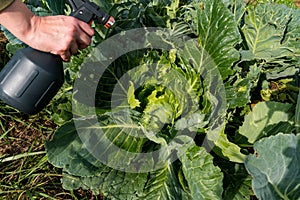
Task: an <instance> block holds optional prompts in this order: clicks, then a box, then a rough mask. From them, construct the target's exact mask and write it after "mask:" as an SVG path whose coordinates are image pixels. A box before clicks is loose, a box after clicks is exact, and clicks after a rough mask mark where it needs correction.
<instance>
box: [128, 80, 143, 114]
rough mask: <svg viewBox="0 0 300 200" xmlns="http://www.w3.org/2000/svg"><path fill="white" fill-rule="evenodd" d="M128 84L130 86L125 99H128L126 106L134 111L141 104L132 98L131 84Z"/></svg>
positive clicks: (132, 86) (132, 88)
mask: <svg viewBox="0 0 300 200" xmlns="http://www.w3.org/2000/svg"><path fill="white" fill-rule="evenodd" d="M129 84H130V85H129V88H128V92H127V99H128V104H129V105H130V108H131V109H134V108H136V107H139V106H140V103H141V102H140V101H139V100H138V99H136V98H135V96H134V85H133V83H132V82H131V81H130V83H129Z"/></svg>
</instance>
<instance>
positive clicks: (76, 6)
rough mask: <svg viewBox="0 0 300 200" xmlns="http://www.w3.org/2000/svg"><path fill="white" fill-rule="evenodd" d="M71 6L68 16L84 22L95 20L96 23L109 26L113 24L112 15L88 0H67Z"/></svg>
mask: <svg viewBox="0 0 300 200" xmlns="http://www.w3.org/2000/svg"><path fill="white" fill-rule="evenodd" d="M67 1H68V3H69V5H70V6H71V8H72V12H71V14H70V16H73V17H76V18H77V19H79V20H81V21H84V22H86V23H91V22H92V21H94V20H97V22H98V23H100V24H102V25H104V27H106V28H110V27H111V26H113V25H114V23H115V20H114V18H113V17H112V16H110V15H108V14H107V13H105V12H103V11H102V10H100V8H99V6H98V5H97V4H95V3H93V2H90V1H88V0H67Z"/></svg>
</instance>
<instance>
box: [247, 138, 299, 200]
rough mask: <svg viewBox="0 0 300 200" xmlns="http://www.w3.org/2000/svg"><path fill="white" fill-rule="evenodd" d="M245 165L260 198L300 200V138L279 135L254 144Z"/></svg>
mask: <svg viewBox="0 0 300 200" xmlns="http://www.w3.org/2000/svg"><path fill="white" fill-rule="evenodd" d="M254 149H255V154H253V155H249V156H247V158H246V160H245V166H246V168H247V170H248V172H249V173H250V174H251V175H252V176H253V181H252V186H253V189H254V192H255V194H256V196H257V197H258V198H259V199H270V200H272V199H274V200H275V199H299V198H300V184H299V183H300V167H299V166H300V153H299V152H300V150H299V149H300V135H294V134H282V133H281V134H278V135H276V136H270V137H268V138H263V139H261V140H260V141H258V142H256V143H255V144H254Z"/></svg>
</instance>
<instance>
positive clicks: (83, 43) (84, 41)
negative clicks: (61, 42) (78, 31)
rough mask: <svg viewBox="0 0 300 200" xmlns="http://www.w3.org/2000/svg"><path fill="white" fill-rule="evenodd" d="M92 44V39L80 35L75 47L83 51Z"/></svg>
mask: <svg viewBox="0 0 300 200" xmlns="http://www.w3.org/2000/svg"><path fill="white" fill-rule="evenodd" d="M91 42H92V38H91V37H89V36H87V35H85V34H84V35H81V36H80V37H79V39H78V41H77V45H78V48H79V49H84V48H86V47H88V46H89V45H90V44H91Z"/></svg>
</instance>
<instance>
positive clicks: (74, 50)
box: [69, 42, 78, 55]
mask: <svg viewBox="0 0 300 200" xmlns="http://www.w3.org/2000/svg"><path fill="white" fill-rule="evenodd" d="M69 52H70V53H71V55H74V54H77V53H78V45H77V44H76V43H75V42H73V43H71V45H70V50H69Z"/></svg>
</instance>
